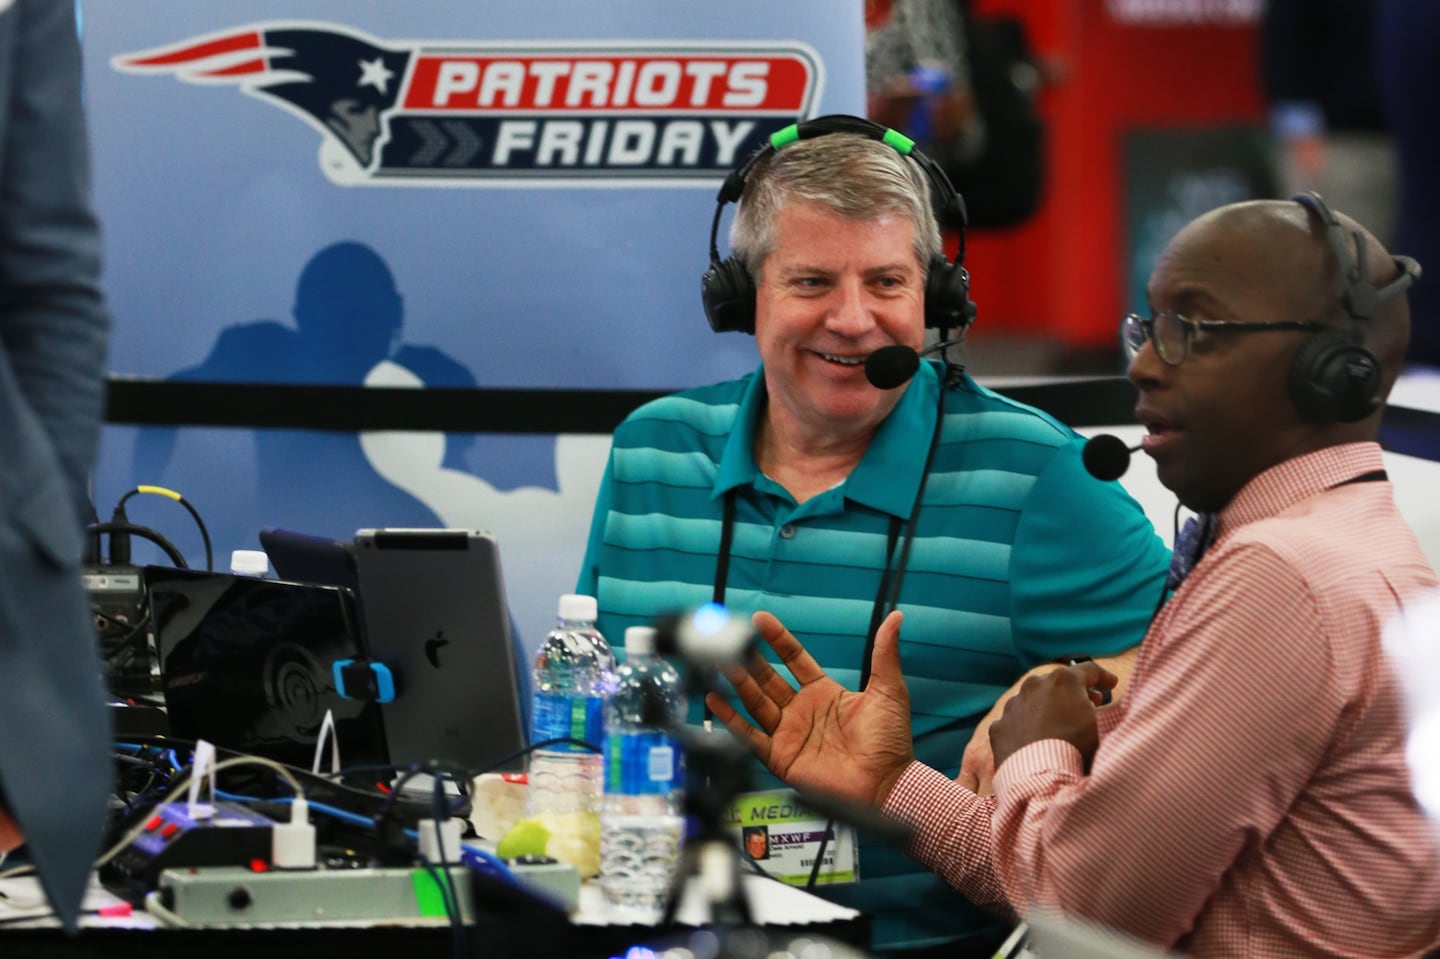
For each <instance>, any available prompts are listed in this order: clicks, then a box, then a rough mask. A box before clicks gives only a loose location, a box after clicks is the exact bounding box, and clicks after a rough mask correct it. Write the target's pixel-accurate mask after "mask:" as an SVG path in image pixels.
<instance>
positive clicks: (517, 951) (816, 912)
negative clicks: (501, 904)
mask: <svg viewBox="0 0 1440 959" xmlns="http://www.w3.org/2000/svg"><path fill="white" fill-rule="evenodd" d="M743 888H744V890H745V893H746V896H747V898H748V899H749V901H750V904H751V908H752V911H753V914H754V915H755V918H756V921H757V923H758V924H760V925H762V926H764V927H766V928H769V929H772V930H775V929H782V928H785V927H789V928H793V929H797V930H798V929H801V928H803V929H804V931H805V932H806V933H812V934H819V935H824V936H828V937H830V938H833V939H837V940H840V941H842V942H846V943H849V944H850V945H853V946H858V947H860V948H865V947H868V945H869V939H870V930H869V922H868V920H867V919H866V918H865V917H864V916H863V915H862V914H861V913H859V912H857V911H855V910H854V909H848V908H846V907H843V906H838V905H835V904H834V903H831V902H828V901H826V900H824V899H821V898H819V897H817V896H814V895H811V894H810V893H808V892H806V891H804V890H803V889H797V888H794V887H792V886H786V885H783V884H782V883H778V882H775V881H774V880H771V879H766V878H763V877H760V876H754V875H751V876H746V877H744V886H743ZM0 894H3V896H4V898H3V899H0V955H16V956H26V957H27V959H28V957H31V956H35V957H51V956H54V957H65V959H70V957H78V956H84V957H87V959H88V957H92V956H93V957H97V959H98V957H105V959H126V957H130V956H135V957H140V956H146V957H151V956H163V955H171V954H174V955H185V956H202V957H203V959H230V957H231V956H234V957H236V959H255V956H256V955H257V953H258V954H261V955H263V956H264V959H285V957H289V956H297V957H299V956H304V957H305V959H313V957H314V956H315V955H316V954H317V952H316V950H317V949H318V950H323V951H322V952H320V953H319V954H322V955H330V954H335V955H338V954H341V952H340V951H341V950H342V949H344V950H349V951H351V952H352V953H354V954H358V955H379V954H381V952H380V950H382V949H385V950H390V949H395V950H399V952H397V953H396V954H397V955H401V956H405V957H407V959H408V957H410V956H416V955H420V956H428V955H437V956H442V955H443V956H448V955H451V954H452V953H451V949H452V945H453V940H452V930H451V929H450V927H449V926H448V925H446V924H443V923H429V924H410V925H401V924H394V923H387V924H368V925H367V924H359V923H349V924H330V925H325V926H301V925H296V926H289V927H283V928H282V927H256V926H223V927H222V926H214V927H207V928H203V929H169V928H163V927H161V926H160V925H159V923H157V921H156V919H155V917H153V916H150V915H149V914H147V913H145V912H143V911H141V910H138V909H137V910H135V911H134V912H133V913H131V914H129V915H120V916H102V915H99V914H97V912H98V911H99V910H101V909H103V908H107V907H114V908H117V909H119V910H120V911H122V912H123V911H124V908H123V907H124V903H123V901H122V900H119V899H117V898H116V897H115V896H114V895H112V894H111V893H110V892H108V891H107V890H105V889H103V888H102V887H100V886H99V885H98V884H97V885H95V886H94V887H92V889H91V891H90V893H89V894H88V895H87V897H86V901H85V909H86V911H87V913H89V914H88V915H86V916H85V918H84V920H83V924H82V931H81V933H80V934H79V935H78V936H73V937H71V936H66V935H64V934H63V933H62V932H61V931H60V929H59V927H58V925H57V924H56V922H55V921H54V919H53V918H50V914H49V908H48V906H46V905H45V902H44V899H43V897H42V896H41V895H40V891H39V886H38V884H37V883H36V882H35V880H34V879H31V878H17V879H6V880H0ZM480 908H481V914H480V915H478V916H477V917H476V920H475V922H474V923H473V924H471V925H469V926H468V927H467V928H466V937H467V942H468V950H467V954H469V955H485V956H491V957H501V956H503V957H525V959H528V957H531V956H534V957H537V959H539V957H546V959H550V957H555V956H565V957H576V959H585V957H590V956H595V957H608V956H615V955H624V953H625V951H626V949H627V948H628V947H629V946H631V945H636V944H642V943H646V942H653V941H655V940H657V939H660V938H662V937H664V936H666V935H667V934H673V933H674V932H675V931H676V929H675V928H672V929H670V930H661V929H654V928H650V927H645V926H637V925H633V924H628V923H627V920H625V919H624V918H623V917H618V916H616V915H615V914H613V913H612V912H611V910H610V909H609V908H608V906H607V905H606V903H605V901H604V899H603V897H602V896H601V893H600V889H599V887H598V886H597V885H596V884H595V883H586V884H585V885H584V886H582V888H581V893H580V909H579V910H578V912H577V913H576V915H574V916H573V917H572V922H570V923H568V924H567V923H553V922H549V923H547V922H536V921H532V920H526V919H524V918H521V917H516V916H514V915H502V914H499V913H492V914H486V913H485V912H484V907H483V904H481V907H480ZM27 916H31V917H34V918H26V917H27ZM707 916H708V912H707V910H706V908H705V903H704V899H703V895H702V894H701V892H700V890H699V888H698V885H697V884H696V883H691V885H690V886H689V887H688V888H687V889H686V894H685V897H684V898H683V899H682V900H681V904H680V908H679V912H678V925H679V926H682V927H683V926H694V925H697V924H699V923H701V922H703V921H704V920H705V918H706V917H707Z"/></svg>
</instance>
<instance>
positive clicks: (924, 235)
mask: <svg viewBox="0 0 1440 959" xmlns="http://www.w3.org/2000/svg"><path fill="white" fill-rule="evenodd" d="M797 201H807V202H811V203H819V204H821V205H822V206H825V207H827V208H828V209H830V210H833V211H834V212H836V213H838V214H840V215H841V216H844V217H848V218H850V219H852V220H872V219H875V218H877V217H881V216H892V215H898V216H904V217H908V218H909V220H910V223H911V227H912V237H913V246H914V248H915V256H916V257H918V258H919V260H920V263H921V266H922V267H923V268H924V269H925V270H926V271H927V272H928V270H929V268H930V262H931V261H932V260H933V259H935V258H936V257H939V256H943V255H944V248H943V247H942V246H941V241H940V227H939V224H938V223H937V222H936V220H935V210H934V207H933V205H932V203H931V198H930V181H929V178H928V177H926V175H925V172H924V171H923V170H922V169H921V168H920V164H919V163H917V162H915V161H914V160H911V159H909V158H908V157H905V156H903V155H902V154H900V153H899V152H898V151H896V149H895V148H894V147H892V146H890V145H889V144H887V143H884V142H882V141H880V140H876V139H873V138H871V137H867V136H864V135H861V134H858V133H829V134H825V135H824V136H818V137H811V138H809V139H806V140H797V141H795V142H794V143H790V144H788V145H786V146H785V147H783V148H782V149H780V150H777V151H774V152H773V153H771V154H770V155H768V156H764V157H761V158H760V159H759V160H758V161H756V163H755V165H754V166H753V167H751V169H750V171H749V172H748V173H747V174H746V176H745V192H744V193H743V194H742V195H741V198H740V206H739V210H738V212H737V213H736V214H735V221H734V222H733V223H732V224H731V226H730V249H731V251H732V252H733V253H734V254H735V255H736V256H738V257H739V258H740V259H741V260H742V261H743V262H744V263H745V268H746V269H747V270H748V271H749V272H750V276H751V277H752V278H754V280H755V283H756V284H757V285H758V284H759V282H760V269H761V267H762V265H763V264H764V262H765V258H766V257H767V256H769V255H770V253H771V252H772V251H773V250H774V249H775V220H776V217H777V216H778V215H779V213H780V211H781V210H782V209H784V208H785V207H786V206H787V205H789V204H791V203H794V202H797Z"/></svg>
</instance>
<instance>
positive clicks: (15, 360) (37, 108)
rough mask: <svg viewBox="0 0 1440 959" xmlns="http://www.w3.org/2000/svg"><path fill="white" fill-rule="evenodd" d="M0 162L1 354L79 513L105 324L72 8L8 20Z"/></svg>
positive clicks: (18, 11)
mask: <svg viewBox="0 0 1440 959" xmlns="http://www.w3.org/2000/svg"><path fill="white" fill-rule="evenodd" d="M5 16H7V17H8V18H9V19H10V21H11V22H10V24H8V32H10V33H11V34H12V36H11V38H10V39H11V43H10V45H9V49H8V50H5V51H3V56H4V59H5V60H7V61H8V63H7V64H6V67H5V68H6V69H8V70H9V71H10V74H11V75H10V77H9V83H8V85H6V86H5V87H3V89H6V90H7V92H8V98H7V100H6V102H5V103H4V104H3V109H4V111H5V119H4V120H3V121H0V122H3V125H4V129H3V138H0V142H3V151H4V152H3V158H0V345H3V351H4V353H5V356H6V357H7V358H8V362H9V363H10V364H11V367H12V370H13V373H14V375H15V379H16V382H17V384H18V386H19V392H20V394H21V397H22V401H23V403H24V404H25V405H26V406H28V410H22V411H21V415H22V416H24V415H26V414H27V413H28V414H29V415H31V416H33V417H34V420H35V421H36V422H37V423H38V425H39V427H40V430H41V431H42V432H43V434H44V436H45V437H46V438H47V439H48V441H49V442H50V444H51V445H52V446H53V451H54V454H55V456H56V458H57V460H58V461H59V465H60V468H61V470H62V472H63V474H64V479H65V480H66V482H67V483H68V485H69V492H70V496H71V499H72V501H73V502H74V503H75V504H76V508H77V513H76V516H77V521H78V517H80V516H81V515H83V514H82V513H81V512H79V509H80V505H81V504H82V503H83V502H84V500H85V488H86V481H87V478H88V476H89V472H90V469H91V467H92V465H93V461H94V457H95V448H96V441H97V437H98V430H99V417H100V412H101V405H102V402H103V390H104V366H105V343H106V333H107V329H108V321H107V318H106V315H105V311H104V308H103V305H102V301H101V296H100V289H99V273H100V265H99V264H100V239H99V235H98V231H97V229H96V224H95V219H94V216H93V214H92V213H91V210H90V205H89V200H88V196H89V182H88V181H89V170H88V166H87V162H86V150H87V144H86V139H85V129H84V119H83V116H82V114H81V109H80V66H79V58H80V50H79V42H78V40H77V38H76V33H75V21H74V5H73V4H71V3H68V2H63V0H62V2H52V0H19V2H17V3H16V4H15V6H14V7H13V8H12V9H11V10H10V11H9V13H8V14H7V15H5Z"/></svg>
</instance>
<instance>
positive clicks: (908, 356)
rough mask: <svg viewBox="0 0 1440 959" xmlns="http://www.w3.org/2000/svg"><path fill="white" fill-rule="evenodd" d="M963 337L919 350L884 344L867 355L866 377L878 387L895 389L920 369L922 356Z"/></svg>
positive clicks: (957, 342)
mask: <svg viewBox="0 0 1440 959" xmlns="http://www.w3.org/2000/svg"><path fill="white" fill-rule="evenodd" d="M963 339H964V338H963V337H956V338H955V339H953V340H941V341H940V342H939V343H936V344H935V345H934V346H927V347H926V348H925V349H923V350H920V351H919V352H916V351H915V350H912V349H911V348H910V347H908V346H903V345H901V344H899V343H897V344H895V345H894V346H882V347H880V349H878V350H876V351H875V352H874V353H871V354H870V355H869V356H867V357H865V378H866V379H867V380H869V381H870V385H871V386H873V387H875V388H876V389H881V390H893V389H894V388H895V387H897V386H900V385H901V384H903V383H905V382H907V381H908V380H909V379H910V377H912V376H914V375H915V371H916V370H918V369H920V357H922V356H929V355H930V354H931V353H938V352H940V351H941V350H943V349H945V348H946V347H947V346H957V345H959V344H960V343H961V342H962V340H963Z"/></svg>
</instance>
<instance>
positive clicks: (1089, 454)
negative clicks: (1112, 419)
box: [1080, 433, 1130, 480]
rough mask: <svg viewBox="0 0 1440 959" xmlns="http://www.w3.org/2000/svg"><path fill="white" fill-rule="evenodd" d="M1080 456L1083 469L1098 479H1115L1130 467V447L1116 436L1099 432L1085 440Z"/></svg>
mask: <svg viewBox="0 0 1440 959" xmlns="http://www.w3.org/2000/svg"><path fill="white" fill-rule="evenodd" d="M1080 458H1081V459H1082V460H1083V461H1084V463H1085V471H1086V472H1087V473H1089V474H1090V475H1091V476H1093V477H1095V478H1096V479H1098V480H1115V479H1119V478H1120V477H1122V476H1124V475H1125V471H1126V470H1127V469H1129V468H1130V447H1128V446H1126V445H1125V441H1124V440H1122V439H1121V438H1120V437H1118V436H1111V435H1110V434H1109V433H1101V434H1100V435H1099V436H1096V437H1094V438H1092V439H1089V440H1087V441H1086V442H1085V449H1084V450H1083V451H1081V454H1080Z"/></svg>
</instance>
